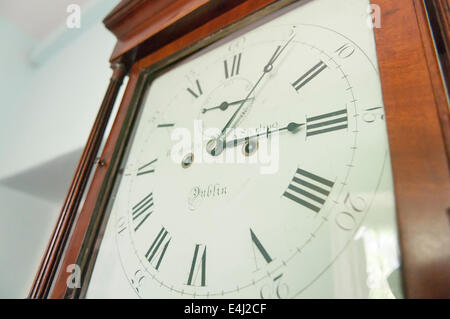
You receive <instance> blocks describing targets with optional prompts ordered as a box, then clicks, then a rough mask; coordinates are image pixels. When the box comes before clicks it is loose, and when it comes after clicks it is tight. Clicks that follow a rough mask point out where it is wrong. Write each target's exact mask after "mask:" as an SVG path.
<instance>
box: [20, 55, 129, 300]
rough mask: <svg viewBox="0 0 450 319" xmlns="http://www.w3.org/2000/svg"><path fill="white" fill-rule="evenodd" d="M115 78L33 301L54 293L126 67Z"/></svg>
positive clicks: (33, 289)
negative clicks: (61, 264) (62, 260)
mask: <svg viewBox="0 0 450 319" xmlns="http://www.w3.org/2000/svg"><path fill="white" fill-rule="evenodd" d="M111 68H112V69H113V74H112V76H111V80H110V83H109V86H108V89H107V90H106V94H105V97H104V99H103V102H102V104H101V106H100V109H99V112H98V115H97V118H96V119H95V122H94V125H93V127H92V130H91V133H90V135H89V138H88V140H87V143H86V147H85V148H84V150H83V153H82V155H81V159H80V161H79V163H78V166H77V169H76V171H75V175H74V177H73V179H72V183H71V185H70V188H69V191H68V193H67V196H66V198H65V201H64V204H63V207H62V209H61V212H60V214H59V217H58V220H57V223H56V226H55V228H54V230H53V233H52V235H51V237H50V242H49V244H48V246H47V249H46V251H45V253H44V256H43V258H42V261H41V265H40V267H39V269H38V272H37V274H36V276H35V279H34V282H33V285H32V287H31V290H30V292H29V295H28V297H29V298H33V299H36V298H39V299H40V298H46V297H47V296H48V294H49V292H50V288H51V286H52V284H53V280H54V277H55V274H56V271H57V269H58V266H59V263H60V260H61V258H62V255H63V250H64V248H65V246H66V243H67V240H68V237H69V234H70V231H71V229H72V224H73V222H74V220H75V219H76V216H77V212H78V208H79V205H80V202H81V199H82V197H83V194H84V191H85V189H86V185H87V182H88V179H89V175H90V173H91V171H92V167H93V166H94V164H95V160H96V156H97V153H98V150H99V148H100V144H101V141H102V138H103V135H104V134H105V129H106V125H107V123H108V120H109V117H110V115H111V111H112V108H113V106H114V102H115V100H116V97H117V94H118V92H119V89H120V86H121V84H122V80H123V78H124V76H125V74H126V68H125V65H124V64H121V63H113V64H112V65H111Z"/></svg>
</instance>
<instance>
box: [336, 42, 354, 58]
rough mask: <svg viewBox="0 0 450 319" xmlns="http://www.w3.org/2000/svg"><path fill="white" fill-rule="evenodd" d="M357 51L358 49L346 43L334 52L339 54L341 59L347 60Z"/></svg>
mask: <svg viewBox="0 0 450 319" xmlns="http://www.w3.org/2000/svg"><path fill="white" fill-rule="evenodd" d="M355 51H356V49H355V48H354V47H353V46H352V45H351V44H349V43H346V44H344V45H343V46H341V47H340V48H339V49H337V50H336V51H334V52H335V53H337V54H338V56H339V57H340V58H342V59H346V58H348V57H350V56H352V55H353V53H355Z"/></svg>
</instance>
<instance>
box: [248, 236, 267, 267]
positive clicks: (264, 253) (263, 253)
mask: <svg viewBox="0 0 450 319" xmlns="http://www.w3.org/2000/svg"><path fill="white" fill-rule="evenodd" d="M250 237H251V239H252V242H253V244H254V245H253V257H254V258H255V264H256V269H257V270H258V263H257V261H256V252H255V247H256V248H257V249H258V251H259V253H260V254H261V256H262V257H263V258H264V260H265V261H266V263H270V262H272V260H273V259H272V257H270V255H269V253H268V252H267V250H266V249H265V248H264V246H263V245H262V244H261V241H260V240H259V239H258V237H256V235H255V233H254V232H253V230H252V229H251V228H250Z"/></svg>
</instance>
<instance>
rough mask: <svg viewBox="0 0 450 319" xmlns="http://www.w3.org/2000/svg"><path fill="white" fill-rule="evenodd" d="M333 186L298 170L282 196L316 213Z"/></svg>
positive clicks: (318, 177) (322, 179) (326, 180)
mask: <svg viewBox="0 0 450 319" xmlns="http://www.w3.org/2000/svg"><path fill="white" fill-rule="evenodd" d="M333 185H334V182H332V181H330V180H328V179H325V178H323V177H320V176H317V175H314V174H312V173H310V172H307V171H304V170H302V169H300V168H298V169H297V172H296V173H295V175H294V178H293V179H292V181H291V183H290V184H289V186H288V189H287V190H286V191H285V192H284V194H283V196H284V197H286V198H289V199H291V200H293V201H294V202H296V203H298V204H300V205H302V206H304V207H306V208H309V209H311V210H313V211H314V212H316V213H318V212H319V211H320V209H321V208H322V207H323V205H324V204H325V201H326V199H327V197H328V195H329V194H330V192H331V189H332V188H333Z"/></svg>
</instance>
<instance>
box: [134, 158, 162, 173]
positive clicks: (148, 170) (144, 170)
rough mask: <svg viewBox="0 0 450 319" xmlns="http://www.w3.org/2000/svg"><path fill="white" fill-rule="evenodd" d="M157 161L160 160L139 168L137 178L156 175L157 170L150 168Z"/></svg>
mask: <svg viewBox="0 0 450 319" xmlns="http://www.w3.org/2000/svg"><path fill="white" fill-rule="evenodd" d="M157 160H158V159H157V158H156V159H154V160H153V161H151V162H149V163H147V164H145V165H142V166H141V167H139V168H138V171H137V176H140V175H144V174H149V173H154V172H155V170H154V169H153V168H149V166H150V165H152V164H153V163H155V162H156V161H157Z"/></svg>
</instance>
